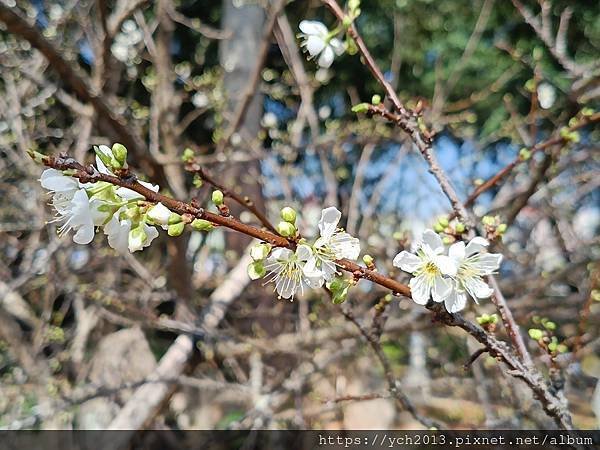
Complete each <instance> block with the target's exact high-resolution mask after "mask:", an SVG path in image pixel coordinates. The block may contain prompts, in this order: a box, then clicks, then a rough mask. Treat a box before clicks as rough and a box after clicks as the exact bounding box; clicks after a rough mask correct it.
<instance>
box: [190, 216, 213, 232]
mask: <svg viewBox="0 0 600 450" xmlns="http://www.w3.org/2000/svg"><path fill="white" fill-rule="evenodd" d="M191 225H192V228H193V229H194V230H196V231H210V230H212V229H213V228H214V227H215V226H214V225H213V224H212V222H209V221H208V220H204V219H194V220H193V221H192V223H191Z"/></svg>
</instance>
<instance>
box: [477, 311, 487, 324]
mask: <svg viewBox="0 0 600 450" xmlns="http://www.w3.org/2000/svg"><path fill="white" fill-rule="evenodd" d="M476 320H477V323H478V324H479V325H486V324H487V323H489V321H490V316H489V314H485V313H484V314H482V315H481V316H479V317H477V318H476Z"/></svg>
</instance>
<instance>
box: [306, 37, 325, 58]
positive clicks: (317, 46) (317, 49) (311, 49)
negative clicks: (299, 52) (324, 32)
mask: <svg viewBox="0 0 600 450" xmlns="http://www.w3.org/2000/svg"><path fill="white" fill-rule="evenodd" d="M326 45H327V44H326V43H325V41H324V40H323V39H322V38H321V37H319V36H308V38H306V41H305V42H304V47H306V50H307V51H308V53H309V54H310V56H317V55H318V54H319V53H321V52H322V51H323V49H324V48H325V46H326Z"/></svg>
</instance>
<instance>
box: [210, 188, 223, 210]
mask: <svg viewBox="0 0 600 450" xmlns="http://www.w3.org/2000/svg"><path fill="white" fill-rule="evenodd" d="M223 198H224V195H223V193H222V192H221V191H219V190H218V189H217V190H216V191H213V193H212V197H211V199H212V202H213V203H214V204H215V205H216V206H220V205H222V204H223Z"/></svg>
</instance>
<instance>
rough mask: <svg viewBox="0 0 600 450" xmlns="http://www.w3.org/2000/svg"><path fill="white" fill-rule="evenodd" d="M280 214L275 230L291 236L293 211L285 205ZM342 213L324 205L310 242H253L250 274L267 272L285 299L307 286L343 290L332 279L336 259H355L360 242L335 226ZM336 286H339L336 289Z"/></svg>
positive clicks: (335, 268) (255, 274) (293, 232)
mask: <svg viewBox="0 0 600 450" xmlns="http://www.w3.org/2000/svg"><path fill="white" fill-rule="evenodd" d="M281 217H282V219H283V220H282V222H280V223H279V224H278V226H277V230H278V232H279V233H280V234H281V235H283V236H286V237H293V235H295V234H296V229H295V221H296V212H295V211H294V210H293V209H291V208H289V207H287V208H284V209H283V210H282V211H281ZM341 217H342V213H341V212H340V211H338V209H337V208H335V207H329V208H326V209H324V210H323V211H322V212H321V219H320V220H319V234H320V236H319V238H318V239H317V240H316V241H315V242H314V243H313V244H312V245H310V244H308V243H307V241H306V240H305V239H301V240H300V241H299V242H298V245H297V246H296V249H295V250H291V249H289V248H282V247H277V248H275V249H271V247H270V245H268V244H259V245H257V246H255V247H254V248H253V249H252V250H251V252H250V256H252V259H253V260H254V262H253V263H252V264H251V265H250V267H249V268H248V273H249V275H250V277H251V278H253V279H258V278H261V277H263V276H265V275H267V277H268V278H267V280H268V281H269V282H273V283H275V290H276V291H277V294H278V295H279V297H280V298H285V299H293V298H294V296H295V295H296V293H297V292H300V293H301V294H302V293H304V290H305V289H307V288H313V289H315V288H320V287H323V285H325V284H328V287H329V288H330V290H332V292H333V293H334V295H335V294H336V293H337V292H339V291H342V290H343V289H344V287H345V286H344V284H343V283H340V282H339V281H338V282H337V283H333V282H334V279H335V278H336V274H337V272H338V270H337V262H336V261H337V260H340V259H349V260H352V261H356V259H357V258H358V256H359V255H360V242H359V240H358V239H357V238H355V237H353V236H351V235H350V234H348V233H346V232H345V231H344V230H343V229H341V228H338V224H339V222H340V219H341ZM332 283H333V284H332ZM337 286H339V287H340V289H336V287H337Z"/></svg>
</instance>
